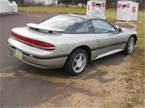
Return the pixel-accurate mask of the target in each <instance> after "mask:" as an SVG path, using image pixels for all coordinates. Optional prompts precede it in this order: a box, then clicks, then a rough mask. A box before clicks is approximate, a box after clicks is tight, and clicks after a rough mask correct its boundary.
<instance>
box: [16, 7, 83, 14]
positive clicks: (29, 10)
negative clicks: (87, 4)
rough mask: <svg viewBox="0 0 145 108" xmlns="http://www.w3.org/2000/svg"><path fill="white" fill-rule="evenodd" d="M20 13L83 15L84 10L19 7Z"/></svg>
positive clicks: (77, 8)
mask: <svg viewBox="0 0 145 108" xmlns="http://www.w3.org/2000/svg"><path fill="white" fill-rule="evenodd" d="M19 11H20V12H36V13H37V12H38V13H40V12H41V13H85V11H86V10H85V9H84V8H79V7H76V8H69V7H47V6H43V7H42V6H30V7H19Z"/></svg>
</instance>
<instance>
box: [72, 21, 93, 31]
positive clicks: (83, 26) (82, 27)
mask: <svg viewBox="0 0 145 108" xmlns="http://www.w3.org/2000/svg"><path fill="white" fill-rule="evenodd" d="M71 32H73V33H94V28H93V25H92V23H91V21H87V22H83V23H79V24H76V25H75V26H74V27H73V29H72V31H71Z"/></svg>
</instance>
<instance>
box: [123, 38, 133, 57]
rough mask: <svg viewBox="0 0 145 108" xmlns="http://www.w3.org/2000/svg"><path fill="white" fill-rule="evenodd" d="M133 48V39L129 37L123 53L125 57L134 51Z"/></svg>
mask: <svg viewBox="0 0 145 108" xmlns="http://www.w3.org/2000/svg"><path fill="white" fill-rule="evenodd" d="M134 46H135V38H134V37H130V38H129V40H128V42H127V44H126V48H125V50H124V53H125V54H126V55H129V54H131V53H132V52H133V50H134Z"/></svg>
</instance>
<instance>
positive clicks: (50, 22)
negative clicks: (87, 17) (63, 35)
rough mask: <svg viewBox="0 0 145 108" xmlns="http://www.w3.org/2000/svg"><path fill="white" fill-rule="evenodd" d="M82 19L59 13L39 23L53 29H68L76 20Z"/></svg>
mask: <svg viewBox="0 0 145 108" xmlns="http://www.w3.org/2000/svg"><path fill="white" fill-rule="evenodd" d="M80 21H81V19H79V18H76V17H71V16H65V15H58V16H55V17H52V18H50V19H47V20H45V21H43V22H41V23H40V24H39V26H42V27H45V28H48V29H49V28H51V29H53V28H54V29H60V30H62V31H65V30H67V29H68V28H69V27H70V26H72V25H74V24H75V23H76V22H80Z"/></svg>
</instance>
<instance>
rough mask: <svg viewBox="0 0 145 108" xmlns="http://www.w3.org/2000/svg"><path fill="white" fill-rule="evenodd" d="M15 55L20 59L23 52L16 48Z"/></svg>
mask: <svg viewBox="0 0 145 108" xmlns="http://www.w3.org/2000/svg"><path fill="white" fill-rule="evenodd" d="M15 56H16V57H17V58H18V59H20V60H22V59H23V53H22V52H21V51H19V50H16V51H15Z"/></svg>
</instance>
